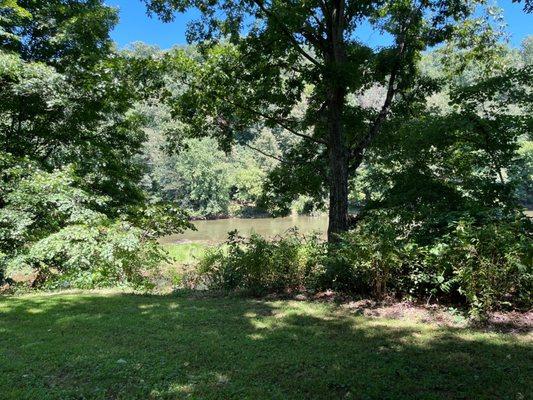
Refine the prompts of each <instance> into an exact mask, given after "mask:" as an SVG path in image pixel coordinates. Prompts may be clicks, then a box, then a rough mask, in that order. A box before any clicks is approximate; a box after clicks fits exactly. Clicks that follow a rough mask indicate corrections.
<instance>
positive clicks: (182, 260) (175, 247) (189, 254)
mask: <svg viewBox="0 0 533 400" xmlns="http://www.w3.org/2000/svg"><path fill="white" fill-rule="evenodd" d="M163 247H164V249H165V250H166V251H168V253H169V254H170V256H171V257H172V258H173V260H174V262H175V263H177V264H188V263H193V262H196V261H198V259H200V258H201V257H202V256H203V255H204V254H205V252H206V251H207V249H208V245H206V244H202V243H192V242H191V243H175V244H165V245H163Z"/></svg>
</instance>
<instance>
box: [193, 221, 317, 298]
mask: <svg viewBox="0 0 533 400" xmlns="http://www.w3.org/2000/svg"><path fill="white" fill-rule="evenodd" d="M322 249H323V245H321V244H319V241H318V238H317V237H309V238H305V237H304V236H301V235H300V234H298V232H297V231H295V230H292V231H290V232H289V233H288V234H287V235H286V236H285V237H277V238H275V239H274V240H272V241H268V240H266V239H264V238H262V237H261V236H259V235H255V234H254V235H252V236H251V237H250V238H247V239H246V238H243V237H240V236H238V234H237V232H236V231H234V232H231V233H230V236H229V240H228V242H227V246H226V247H225V248H218V249H215V250H211V251H209V252H208V253H207V254H206V255H205V256H204V257H203V259H202V260H201V261H200V263H199V266H198V274H199V275H200V276H201V277H202V278H203V279H204V280H205V282H206V283H207V284H208V286H209V287H211V288H216V289H224V290H240V291H246V292H249V293H251V294H254V295H257V294H262V293H265V292H282V291H285V290H297V289H302V288H304V287H306V286H310V285H311V286H312V285H314V283H313V282H312V281H313V280H314V279H315V278H316V276H317V264H316V263H315V261H316V260H317V259H318V255H319V254H320V253H321V252H322Z"/></svg>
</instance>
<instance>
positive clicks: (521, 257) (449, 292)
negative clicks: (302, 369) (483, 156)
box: [198, 213, 533, 316]
mask: <svg viewBox="0 0 533 400" xmlns="http://www.w3.org/2000/svg"><path fill="white" fill-rule="evenodd" d="M456 217H457V216H456ZM405 226H406V225H400V224H397V223H396V221H395V219H393V218H392V219H391V218H390V217H389V216H388V215H387V214H386V213H377V214H373V215H372V218H365V219H364V220H363V221H361V222H360V223H359V225H358V227H357V228H356V229H355V230H354V231H352V232H350V233H348V234H346V235H344V236H343V237H342V238H341V241H340V243H338V244H335V245H327V244H325V243H321V242H320V241H319V240H318V238H316V237H311V238H305V237H303V236H301V235H299V234H298V233H297V232H294V231H293V232H290V233H289V234H288V235H287V236H285V237H279V238H276V239H274V240H272V241H268V240H265V239H263V238H261V237H259V236H257V235H253V236H252V237H250V238H249V239H244V238H241V237H239V236H237V234H236V233H235V232H234V233H232V234H231V235H230V239H229V241H228V243H227V247H226V248H218V249H214V250H212V251H210V252H209V253H208V254H207V255H206V256H205V257H204V258H203V259H202V260H201V261H200V263H199V266H198V274H199V276H200V278H201V279H200V280H203V281H202V282H203V283H205V284H207V286H208V287H211V288H216V289H224V290H243V291H247V292H250V293H253V294H261V293H265V292H280V291H286V290H294V289H303V288H306V289H315V290H316V289H329V288H331V289H334V290H336V291H339V292H345V293H351V294H354V295H358V296H372V297H374V298H382V297H384V296H396V297H403V298H405V297H410V298H416V299H424V300H428V301H429V300H432V299H433V300H437V301H441V302H448V303H454V304H465V305H467V306H468V307H469V308H470V309H471V311H472V313H473V314H474V315H478V316H480V315H483V314H484V313H485V312H487V311H489V310H494V309H502V308H523V309H528V308H530V307H531V306H532V301H531V298H532V297H531V291H532V288H533V271H532V265H533V262H532V246H531V244H532V241H531V232H532V229H531V221H529V220H528V219H527V218H523V217H516V218H510V217H506V218H504V217H501V216H499V217H495V216H494V215H493V216H491V217H487V218H485V219H483V220H482V221H480V220H476V219H474V218H468V217H467V216H465V215H461V216H460V217H459V218H451V219H450V220H449V225H448V226H447V227H445V229H443V230H442V232H443V233H442V234H441V235H435V237H433V239H432V240H429V239H428V238H423V237H421V235H420V232H418V228H420V226H416V225H415V224H413V225H411V226H410V228H409V229H405Z"/></svg>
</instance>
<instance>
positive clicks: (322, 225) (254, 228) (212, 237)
mask: <svg viewBox="0 0 533 400" xmlns="http://www.w3.org/2000/svg"><path fill="white" fill-rule="evenodd" d="M327 225H328V218H327V216H325V215H324V216H320V217H308V216H290V217H284V218H229V219H217V220H208V221H194V226H195V227H196V229H197V230H196V231H192V230H188V231H186V232H184V233H182V234H179V235H171V236H167V237H165V238H162V239H161V243H163V244H169V243H181V242H211V243H220V242H223V241H225V240H226V239H227V238H228V232H230V231H232V230H235V229H236V230H237V231H239V234H240V235H241V236H249V235H250V234H251V233H252V232H255V233H257V234H259V235H261V236H263V237H265V238H271V237H273V236H276V235H281V234H283V233H285V232H287V230H289V229H291V228H294V227H297V228H298V230H299V231H300V232H301V233H304V234H308V233H312V232H319V233H320V234H321V235H324V236H325V234H326V230H327Z"/></svg>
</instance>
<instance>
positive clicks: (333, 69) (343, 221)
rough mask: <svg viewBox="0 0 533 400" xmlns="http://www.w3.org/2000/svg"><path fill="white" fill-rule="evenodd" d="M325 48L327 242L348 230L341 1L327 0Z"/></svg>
mask: <svg viewBox="0 0 533 400" xmlns="http://www.w3.org/2000/svg"><path fill="white" fill-rule="evenodd" d="M330 10H331V18H330V21H331V23H330V26H329V29H328V31H329V35H328V42H329V51H327V53H328V54H327V65H328V67H329V74H327V75H326V82H325V84H326V87H327V88H328V99H327V102H328V115H327V118H328V131H329V132H328V133H329V138H328V139H329V140H328V145H329V146H328V147H329V226H328V241H329V242H336V241H338V239H339V236H338V235H339V234H341V233H343V232H346V231H347V230H348V150H347V148H346V138H345V132H344V123H343V120H342V117H343V112H344V106H345V100H346V83H345V79H344V77H343V76H341V75H342V74H343V73H344V71H343V68H342V67H343V65H344V62H345V59H346V50H345V46H344V28H345V26H344V11H345V10H344V0H334V1H331V2H330Z"/></svg>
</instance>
